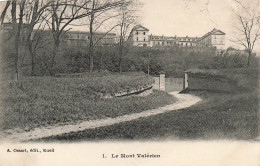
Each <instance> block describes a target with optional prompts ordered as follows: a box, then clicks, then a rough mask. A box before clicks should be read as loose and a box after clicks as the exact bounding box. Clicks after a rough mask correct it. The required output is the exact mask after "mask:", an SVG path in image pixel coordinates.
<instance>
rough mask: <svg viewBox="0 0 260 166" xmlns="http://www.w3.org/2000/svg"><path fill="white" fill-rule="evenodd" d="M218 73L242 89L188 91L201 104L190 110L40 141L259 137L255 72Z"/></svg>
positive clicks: (251, 70) (240, 70)
mask: <svg viewBox="0 0 260 166" xmlns="http://www.w3.org/2000/svg"><path fill="white" fill-rule="evenodd" d="M222 72H226V73H225V74H226V75H228V74H231V75H232V78H233V79H237V81H238V83H239V84H240V85H241V89H243V90H241V91H237V92H234V93H233V92H232V93H220V92H218V93H216V92H209V91H193V92H192V91H191V92H189V93H191V94H194V95H197V96H200V97H201V98H202V99H203V101H202V102H200V103H198V104H196V105H194V106H192V107H190V108H186V109H182V110H179V111H173V112H168V113H165V114H160V115H156V116H151V117H147V118H143V119H138V120H134V121H130V122H124V123H120V124H115V125H112V126H106V127H101V128H98V129H90V130H85V131H82V132H76V133H69V134H63V135H60V136H53V137H49V138H44V139H42V140H43V141H55V140H56V141H67V140H68V141H72V140H73V141H85V140H165V139H170V140H216V139H217V140H218V139H228V140H249V139H255V138H257V137H259V123H258V122H259V117H258V114H259V85H258V79H259V76H258V70H255V69H236V70H229V71H222ZM244 88H246V90H245V89H244Z"/></svg>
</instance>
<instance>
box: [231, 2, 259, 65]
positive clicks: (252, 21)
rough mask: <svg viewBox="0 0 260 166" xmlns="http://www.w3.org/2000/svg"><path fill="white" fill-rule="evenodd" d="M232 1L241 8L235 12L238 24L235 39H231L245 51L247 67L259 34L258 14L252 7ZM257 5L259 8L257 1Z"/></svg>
mask: <svg viewBox="0 0 260 166" xmlns="http://www.w3.org/2000/svg"><path fill="white" fill-rule="evenodd" d="M234 1H235V3H237V5H238V9H239V7H241V8H242V10H240V11H239V10H237V12H235V15H236V19H237V21H238V26H237V27H236V30H237V34H236V39H234V40H232V41H233V42H234V43H237V44H239V45H241V46H243V47H244V48H245V50H246V51H247V53H248V59H247V67H249V65H250V58H251V56H252V53H253V50H254V46H255V44H256V42H257V40H258V39H259V36H260V22H259V21H260V16H259V15H258V14H259V13H257V10H255V9H254V8H251V7H248V6H246V5H244V4H243V3H242V2H241V1H239V0H234ZM257 7H258V8H259V3H258V6H257Z"/></svg>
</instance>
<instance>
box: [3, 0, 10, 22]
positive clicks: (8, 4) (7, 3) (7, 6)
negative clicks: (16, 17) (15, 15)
mask: <svg viewBox="0 0 260 166" xmlns="http://www.w3.org/2000/svg"><path fill="white" fill-rule="evenodd" d="M10 4H11V1H7V2H6V4H5V7H4V10H3V11H2V13H1V25H3V23H4V19H5V15H6V12H7V10H8V8H9V6H10Z"/></svg>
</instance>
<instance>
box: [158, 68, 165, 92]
mask: <svg viewBox="0 0 260 166" xmlns="http://www.w3.org/2000/svg"><path fill="white" fill-rule="evenodd" d="M159 90H162V91H165V72H163V71H162V72H160V76H159Z"/></svg>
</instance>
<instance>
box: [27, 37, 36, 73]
mask: <svg viewBox="0 0 260 166" xmlns="http://www.w3.org/2000/svg"><path fill="white" fill-rule="evenodd" d="M28 50H29V53H30V55H31V58H32V59H31V62H32V64H31V65H32V66H31V76H35V72H34V66H35V54H34V51H33V48H32V43H31V41H28Z"/></svg>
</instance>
